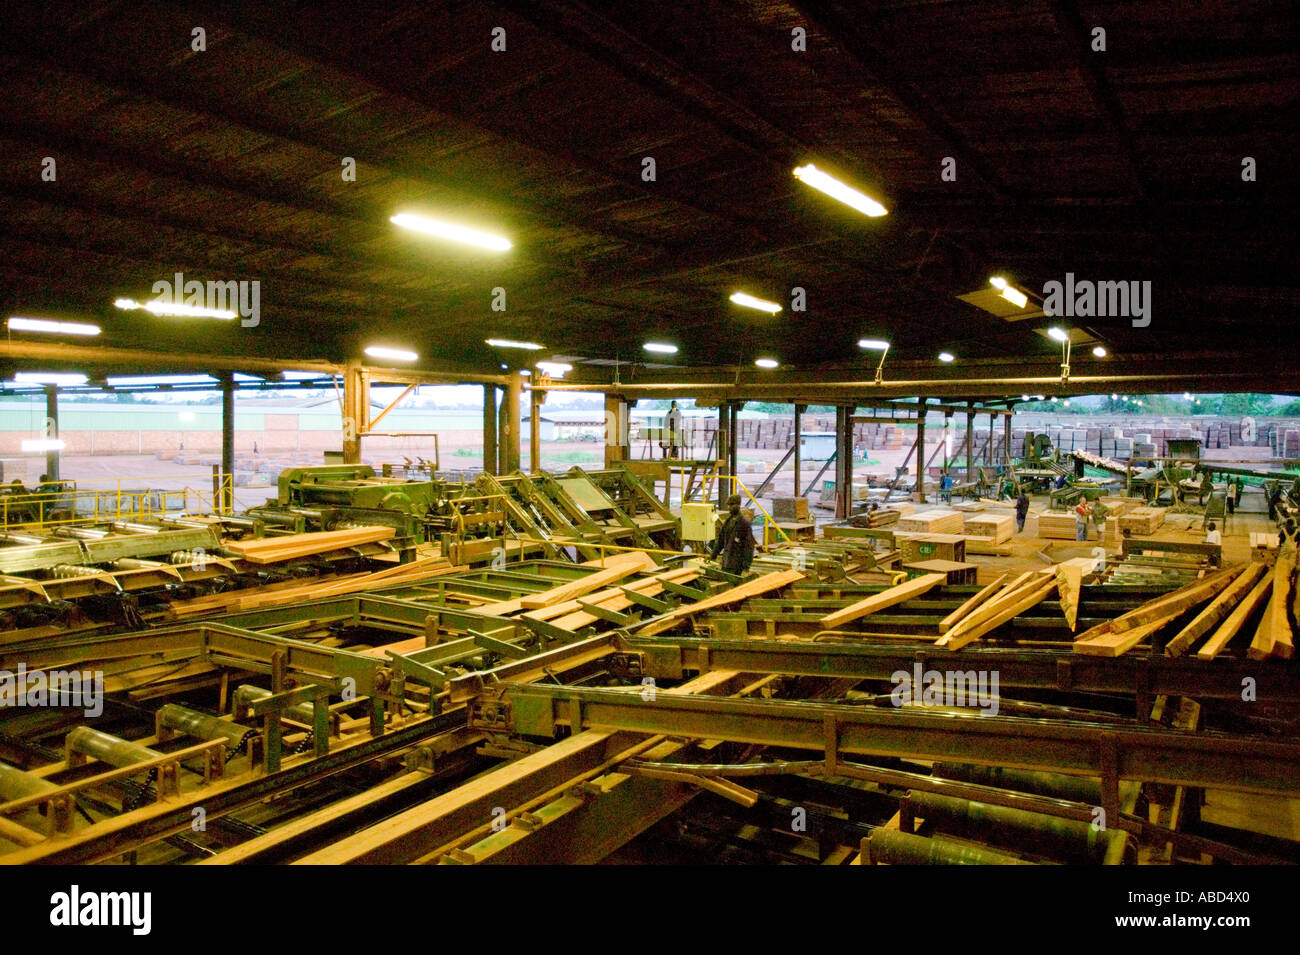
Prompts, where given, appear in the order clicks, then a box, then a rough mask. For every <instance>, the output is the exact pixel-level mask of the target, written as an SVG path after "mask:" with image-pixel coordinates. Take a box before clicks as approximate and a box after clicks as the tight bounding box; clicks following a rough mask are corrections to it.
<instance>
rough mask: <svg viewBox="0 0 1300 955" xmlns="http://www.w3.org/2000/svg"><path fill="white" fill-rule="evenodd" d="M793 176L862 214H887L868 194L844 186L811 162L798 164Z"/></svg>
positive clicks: (875, 215) (873, 215)
mask: <svg viewBox="0 0 1300 955" xmlns="http://www.w3.org/2000/svg"><path fill="white" fill-rule="evenodd" d="M794 177H795V178H796V179H798V180H799V181H800V182H802V183H804V184H805V185H809V186H812V187H813V188H814V189H817V190H820V191H821V192H824V193H826V195H828V196H830V197H831V198H832V199H838V200H839V201H840V202H842V203H844V204H845V205H846V206H852V207H853V208H854V209H857V210H858V211H859V212H861V213H863V214H864V215H869V216H871V217H873V218H875V217H877V216H883V215H886V214H888V212H889V210H888V209H886V208H885V207H884V206H882V205H881V204H880V203H879V202H877V201H876V200H875V199H872V198H871V197H870V196H867V195H863V194H862V193H860V192H858V190H856V189H854V188H853V187H852V186H846V185H845V184H844V183H842V182H840V181H839V180H838V179H836V178H835V177H834V176H828V175H827V174H826V173H824V172H822V171H821V170H820V169H818V168H817V167H816V166H814V165H813V164H812V163H808V164H807V165H806V166H800V167H798V168H797V169H795V171H794Z"/></svg>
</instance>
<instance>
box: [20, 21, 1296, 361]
mask: <svg viewBox="0 0 1300 955" xmlns="http://www.w3.org/2000/svg"><path fill="white" fill-rule="evenodd" d="M5 15H6V18H7V22H6V24H5V27H4V29H5V31H6V32H5V35H4V37H3V48H2V51H0V81H2V82H3V87H4V89H5V91H6V95H5V96H4V97H3V98H2V99H0V222H2V223H3V225H4V229H3V233H2V234H0V306H2V307H3V308H4V309H6V312H5V314H21V315H42V316H58V315H79V316H86V317H92V318H93V319H94V320H96V321H99V322H100V323H101V324H102V325H103V326H104V329H105V331H104V335H103V336H101V338H100V339H99V340H98V341H99V342H101V343H102V344H105V345H118V346H124V347H145V348H155V349H169V350H177V351H179V350H190V351H195V350H197V351H205V352H223V353H228V354H238V355H249V356H253V355H260V356H272V357H286V358H287V357H294V358H304V357H318V358H325V359H330V360H340V359H342V358H345V357H348V356H355V355H357V354H358V353H359V351H360V348H361V347H362V346H363V345H365V344H369V343H373V342H380V343H384V344H392V345H401V346H406V347H409V348H413V349H414V350H416V351H418V352H419V353H420V355H421V363H422V364H426V365H429V366H438V365H442V366H446V367H451V366H456V367H462V368H471V367H472V368H477V369H480V370H485V371H486V370H492V369H495V368H496V367H497V363H498V362H499V361H501V360H505V358H504V357H503V355H502V354H501V353H499V352H496V351H494V350H493V349H491V348H489V347H488V346H487V345H485V344H484V339H485V338H487V337H489V336H496V337H507V338H523V339H532V340H536V341H540V342H542V343H544V344H545V345H546V347H547V351H546V352H545V353H544V354H546V355H549V354H552V353H554V354H557V355H568V356H576V357H581V358H585V359H606V360H609V359H622V360H630V359H636V360H638V361H641V360H644V359H645V358H646V356H645V354H644V353H643V352H642V351H641V347H640V346H641V344H642V343H643V342H644V341H646V340H647V339H650V338H658V339H665V340H670V341H674V342H676V343H677V344H678V345H679V346H681V351H680V352H679V354H678V355H677V356H676V358H675V359H674V360H675V361H676V362H677V363H679V364H683V365H690V366H704V365H733V364H735V365H744V366H749V365H750V364H751V363H752V361H753V359H754V358H755V357H757V356H758V355H760V354H768V355H773V356H775V357H778V358H780V359H781V360H782V362H783V363H784V364H785V365H786V366H787V368H789V367H790V366H797V367H805V368H806V367H807V366H811V365H818V364H826V365H829V364H834V363H842V362H856V363H859V364H860V363H862V362H863V356H862V353H860V352H859V350H858V348H857V346H856V341H857V339H858V338H859V337H862V336H871V337H883V338H888V339H889V340H890V341H892V342H893V343H894V350H893V352H891V360H893V358H892V356H895V355H896V356H897V357H898V359H899V360H900V361H929V360H932V359H933V356H934V355H935V354H936V353H937V352H938V351H939V350H940V349H947V350H950V351H953V352H955V353H956V354H957V355H958V356H959V358H961V359H967V358H969V359H977V358H983V359H1007V358H1016V357H1018V356H1026V357H1030V356H1037V357H1038V358H1040V359H1041V358H1045V357H1048V356H1050V355H1051V354H1052V353H1053V351H1054V348H1055V346H1054V345H1053V344H1052V343H1051V342H1049V341H1047V340H1046V339H1045V338H1043V337H1042V336H1041V335H1039V334H1035V333H1034V331H1033V328H1034V327H1041V326H1043V325H1044V324H1045V323H1044V322H1043V321H1042V320H1037V321H1035V320H1030V321H1027V322H1007V321H1004V320H1002V319H999V318H997V317H995V316H994V315H992V314H990V313H988V312H985V311H983V310H981V309H979V308H976V307H975V306H973V305H970V304H967V303H966V302H963V301H960V300H959V299H958V298H957V297H956V296H958V295H961V294H965V293H969V292H972V291H975V290H981V289H986V288H987V280H988V277H989V275H990V274H992V273H993V272H1001V273H1003V274H1005V275H1008V276H1010V277H1012V278H1013V279H1014V280H1016V281H1017V282H1018V283H1020V284H1021V285H1022V286H1024V287H1025V288H1027V289H1030V290H1041V287H1042V285H1043V283H1044V282H1046V281H1048V280H1051V279H1060V278H1062V277H1063V275H1064V273H1065V272H1067V271H1069V272H1073V273H1075V274H1076V275H1077V276H1079V277H1081V278H1089V279H1107V280H1115V279H1125V280H1139V281H1150V282H1151V283H1152V322H1151V324H1150V325H1149V326H1148V327H1146V328H1134V327H1132V326H1131V324H1130V322H1129V321H1128V320H1127V319H1121V320H1118V321H1112V322H1109V323H1107V322H1101V321H1093V322H1091V324H1090V328H1091V333H1092V334H1093V335H1094V336H1095V337H1099V338H1102V339H1104V340H1105V341H1106V342H1107V343H1108V344H1109V345H1110V347H1111V349H1112V351H1113V352H1115V353H1116V354H1117V355H1121V356H1122V355H1124V354H1126V353H1129V354H1132V353H1145V354H1148V355H1153V354H1155V355H1158V354H1160V353H1161V352H1171V353H1172V352H1179V351H1193V350H1196V351H1202V350H1206V349H1209V350H1211V351H1219V352H1223V353H1227V352H1238V353H1241V354H1242V355H1247V354H1250V353H1259V354H1264V353H1272V354H1273V355H1274V356H1276V349H1277V345H1278V344H1279V343H1285V344H1288V345H1294V343H1295V339H1296V336H1295V334H1294V331H1293V329H1294V327H1295V322H1296V319H1297V304H1298V303H1300V294H1297V291H1298V290H1297V280H1296V276H1297V269H1296V265H1297V248H1300V245H1298V244H1297V213H1300V204H1298V203H1297V198H1296V195H1295V193H1294V189H1293V184H1294V181H1295V172H1294V162H1295V160H1296V158H1297V156H1300V136H1298V135H1297V124H1296V117H1297V115H1300V56H1298V54H1297V50H1298V49H1300V36H1298V35H1297V22H1298V21H1297V18H1296V16H1295V8H1294V6H1293V5H1291V4H1288V3H1262V2H1250V0H1207V2H1195V3H1193V2H1189V0H1170V2H1165V0H1138V2H1114V3H1100V2H1099V3H1088V2H1076V0H1039V2H1024V3H1012V2H1007V3H997V2H994V3H956V2H937V0H895V2H883V3H860V2H823V0H801V2H796V3H767V2H754V0H726V2H722V0H718V2H711V3H703V2H697V3H693V2H674V3H612V4H603V3H602V4H597V3H591V4H583V3H566V2H549V0H548V2H536V3H530V2H522V0H521V2H515V0H500V2H493V3H487V2H477V0H475V2H449V3H438V2H421V3H404V2H396V0H385V2H371V3H366V2H347V3H328V2H327V3H322V2H315V0H313V2H293V3H287V2H282V3H276V2H266V0H259V2H256V3H236V2H215V3H212V2H210V3H205V4H202V5H201V6H194V7H187V6H185V5H182V4H173V3H147V2H122V3H59V2H43V3H39V4H30V5H28V4H23V3H10V4H6V7H5ZM196 27H202V28H203V29H204V31H205V32H206V50H205V51H203V52H195V51H193V50H192V49H191V37H192V30H193V29H194V28H196ZM496 27H502V28H504V29H505V31H506V34H505V35H506V50H505V51H504V52H494V51H493V50H492V49H491V41H492V31H493V29H494V28H496ZM795 27H802V28H804V29H805V30H806V31H807V41H806V45H807V49H806V51H803V52H796V51H794V50H792V49H791V40H792V34H791V31H792V29H793V28H795ZM1094 27H1103V28H1105V30H1106V50H1105V52H1094V51H1093V50H1092V49H1091V44H1092V31H1093V28H1094ZM47 156H50V157H54V158H55V159H56V162H57V180H56V181H55V182H45V181H42V179H41V176H40V172H41V162H42V159H43V158H44V157H47ZM1247 156H1249V157H1253V158H1254V160H1255V162H1256V167H1257V181H1254V182H1244V181H1243V180H1242V175H1241V172H1242V160H1243V157H1247ZM344 157H353V158H355V160H356V168H357V176H356V181H355V182H346V181H344V180H343V177H342V176H341V174H340V172H341V162H342V159H343V158H344ZM646 157H652V158H653V159H654V160H655V165H656V178H655V180H654V181H645V180H644V179H643V178H642V170H643V159H645V158H646ZM945 157H952V158H953V159H955V161H956V172H957V177H956V181H955V182H950V181H943V180H942V179H941V176H940V172H941V168H942V163H943V161H944V159H945ZM809 161H811V162H815V163H817V164H818V166H819V167H821V168H823V169H827V170H829V171H833V172H835V173H837V174H840V175H841V176H843V177H844V178H845V179H847V180H849V181H851V182H853V183H855V184H857V185H858V186H860V187H861V188H863V189H864V190H865V191H868V192H870V193H871V194H872V195H874V196H876V197H877V198H879V199H881V200H882V201H883V202H884V203H885V204H886V205H887V206H888V207H889V209H890V215H888V216H886V217H884V218H878V219H869V218H866V217H864V216H861V215H859V214H858V213H856V212H853V211H851V210H848V209H847V208H845V207H843V206H840V205H838V204H836V203H834V202H831V201H830V200H827V199H826V198H825V197H824V196H822V195H821V194H820V193H817V192H814V191H812V190H810V189H808V188H807V187H806V186H804V185H802V184H801V183H799V182H797V181H796V180H795V179H794V178H793V177H792V175H791V170H792V168H793V167H794V166H795V165H798V164H801V163H804V162H809ZM398 211H424V212H427V213H431V214H439V215H441V216H443V217H445V218H450V219H455V220H458V221H463V222H465V223H467V224H473V225H479V226H482V227H484V228H488V229H491V230H493V231H498V232H501V233H503V234H505V235H507V236H509V237H510V238H511V240H512V241H513V243H514V248H513V249H512V250H511V251H510V252H507V253H504V254H497V253H485V252H477V251H462V250H461V249H459V248H458V247H455V246H450V245H446V244H444V243H440V242H435V241H430V240H426V239H422V238H420V237H418V236H415V235H413V234H410V233H405V232H403V231H402V230H399V229H397V228H396V227H394V226H393V225H391V224H390V223H389V221H388V220H389V217H390V216H391V215H392V214H394V213H396V212H398ZM175 272H183V273H185V275H186V277H187V278H198V279H201V280H209V279H210V280H229V279H234V280H250V281H251V280H257V281H260V283H261V323H260V325H259V326H258V327H256V328H241V327H239V325H238V323H223V322H215V321H195V320H176V319H170V320H168V319H160V318H155V317H151V316H144V315H143V313H141V312H122V311H119V310H116V309H114V308H113V307H112V306H111V304H110V303H111V302H112V300H113V299H114V298H116V297H119V296H129V297H134V298H137V299H144V298H147V297H150V287H151V286H152V283H153V282H154V281H156V280H159V279H166V278H170V277H171V276H172V274H173V273H175ZM794 286H800V287H803V288H804V289H806V293H807V305H808V308H807V311H806V312H803V313H796V312H791V311H790V310H789V309H788V308H787V310H786V311H784V312H782V313H781V314H780V315H778V316H776V317H769V316H766V315H764V314H763V313H759V312H754V311H749V310H745V309H740V308H737V307H735V306H733V305H731V304H730V303H729V302H728V301H727V296H728V295H729V294H730V293H731V292H733V291H736V290H745V291H748V292H751V293H753V294H756V295H760V296H764V297H772V298H777V299H779V300H785V299H787V297H788V294H789V290H790V289H791V288H792V287H794ZM497 287H501V288H504V289H505V290H506V306H507V308H506V311H505V312H494V311H492V309H491V302H492V290H493V289H494V288H497ZM509 357H510V358H512V359H514V358H517V357H518V353H514V354H512V355H511V356H509ZM1246 360H1249V359H1246Z"/></svg>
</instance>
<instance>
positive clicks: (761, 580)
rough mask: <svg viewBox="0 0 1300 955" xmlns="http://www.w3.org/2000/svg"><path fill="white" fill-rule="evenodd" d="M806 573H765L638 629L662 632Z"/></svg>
mask: <svg viewBox="0 0 1300 955" xmlns="http://www.w3.org/2000/svg"><path fill="white" fill-rule="evenodd" d="M803 578H804V573H803V571H801V570H778V571H773V572H772V573H770V574H764V575H763V576H761V577H758V578H755V579H754V580H751V581H748V582H747V583H743V584H739V585H737V586H735V587H732V588H730V589H728V590H724V591H723V592H722V593H720V594H715V595H714V596H712V597H705V598H704V599H703V600H698V601H696V602H695V603H693V604H687V605H685V606H682V607H678V608H677V609H676V610H670V611H669V612H668V613H666V614H662V615H661V616H660V617H658V618H657V619H656V620H655V621H654V623H653V624H652V625H650V626H649V627H646V628H643V629H642V630H640V631H638V632H639V633H644V634H647V635H653V634H655V633H660V632H662V630H664V629H666V628H667V626H668V625H670V624H671V623H672V622H673V621H675V620H679V619H681V618H682V617H689V616H691V615H692V614H697V613H702V612H703V611H705V610H712V609H714V608H715V607H725V606H726V605H727V604H732V603H736V602H737V601H740V600H747V599H748V598H750V597H757V596H759V595H761V594H765V593H769V592H771V591H773V590H780V589H781V588H782V587H785V586H788V585H789V584H792V583H794V582H795V581H797V580H803Z"/></svg>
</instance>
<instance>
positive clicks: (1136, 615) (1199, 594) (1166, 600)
mask: <svg viewBox="0 0 1300 955" xmlns="http://www.w3.org/2000/svg"><path fill="white" fill-rule="evenodd" d="M1240 572H1241V567H1240V566H1233V567H1226V568H1224V569H1223V570H1220V571H1218V572H1216V573H1213V574H1211V575H1210V576H1208V577H1204V578H1202V579H1200V580H1194V581H1192V582H1191V583H1190V584H1186V585H1184V586H1182V587H1179V588H1178V589H1177V590H1175V591H1173V592H1172V593H1167V594H1165V595H1164V596H1163V597H1156V598H1155V599H1154V600H1148V601H1147V602H1146V603H1144V604H1142V605H1141V606H1140V607H1137V608H1135V609H1133V610H1130V611H1129V612H1128V613H1126V614H1123V615H1122V616H1119V617H1116V618H1115V619H1114V620H1112V621H1111V631H1112V632H1114V633H1122V632H1124V631H1125V630H1128V629H1130V628H1132V627H1139V626H1141V625H1142V624H1145V623H1150V622H1151V621H1152V620H1156V619H1158V618H1160V617H1163V616H1165V615H1167V614H1170V613H1173V612H1174V610H1175V609H1177V610H1178V612H1179V613H1181V612H1183V611H1184V610H1190V609H1191V608H1192V607H1195V606H1196V605H1197V604H1199V603H1202V602H1204V601H1206V600H1209V599H1210V598H1211V597H1213V596H1215V595H1216V594H1218V593H1219V591H1221V590H1223V589H1224V588H1225V587H1227V586H1228V585H1229V584H1230V583H1232V579H1233V578H1234V577H1236V576H1237V574H1238V573H1240Z"/></svg>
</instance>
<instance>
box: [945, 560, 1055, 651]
mask: <svg viewBox="0 0 1300 955" xmlns="http://www.w3.org/2000/svg"><path fill="white" fill-rule="evenodd" d="M1041 582H1042V574H1041V572H1039V571H1035V570H1030V571H1026V572H1025V573H1023V574H1021V575H1020V576H1019V577H1017V578H1016V579H1015V580H1013V581H1011V583H1009V584H1007V586H1006V587H1004V588H1003V589H1002V590H1001V592H999V593H998V594H996V595H995V596H993V597H992V598H991V599H990V600H987V601H986V602H985V603H984V604H983V606H980V607H976V608H975V609H974V610H972V611H971V612H970V613H969V614H967V615H966V617H965V619H963V620H959V621H958V622H957V623H956V624H955V625H954V626H953V628H951V629H950V630H948V631H947V632H946V633H945V634H944V637H949V636H951V635H953V634H955V633H960V632H962V631H963V630H968V629H970V628H971V627H977V626H979V625H980V624H981V623H983V622H984V621H985V620H988V619H989V618H991V617H993V616H995V615H996V614H997V613H998V612H999V610H1001V609H1002V608H1003V607H1005V606H1006V604H1007V602H1008V601H1015V600H1018V599H1019V598H1021V597H1023V596H1025V594H1027V593H1029V591H1030V590H1032V589H1033V588H1034V587H1036V586H1039V585H1040V584H1041ZM940 639H941V640H942V639H944V638H943V637H941V638H940ZM943 645H944V646H946V645H947V644H943Z"/></svg>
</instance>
